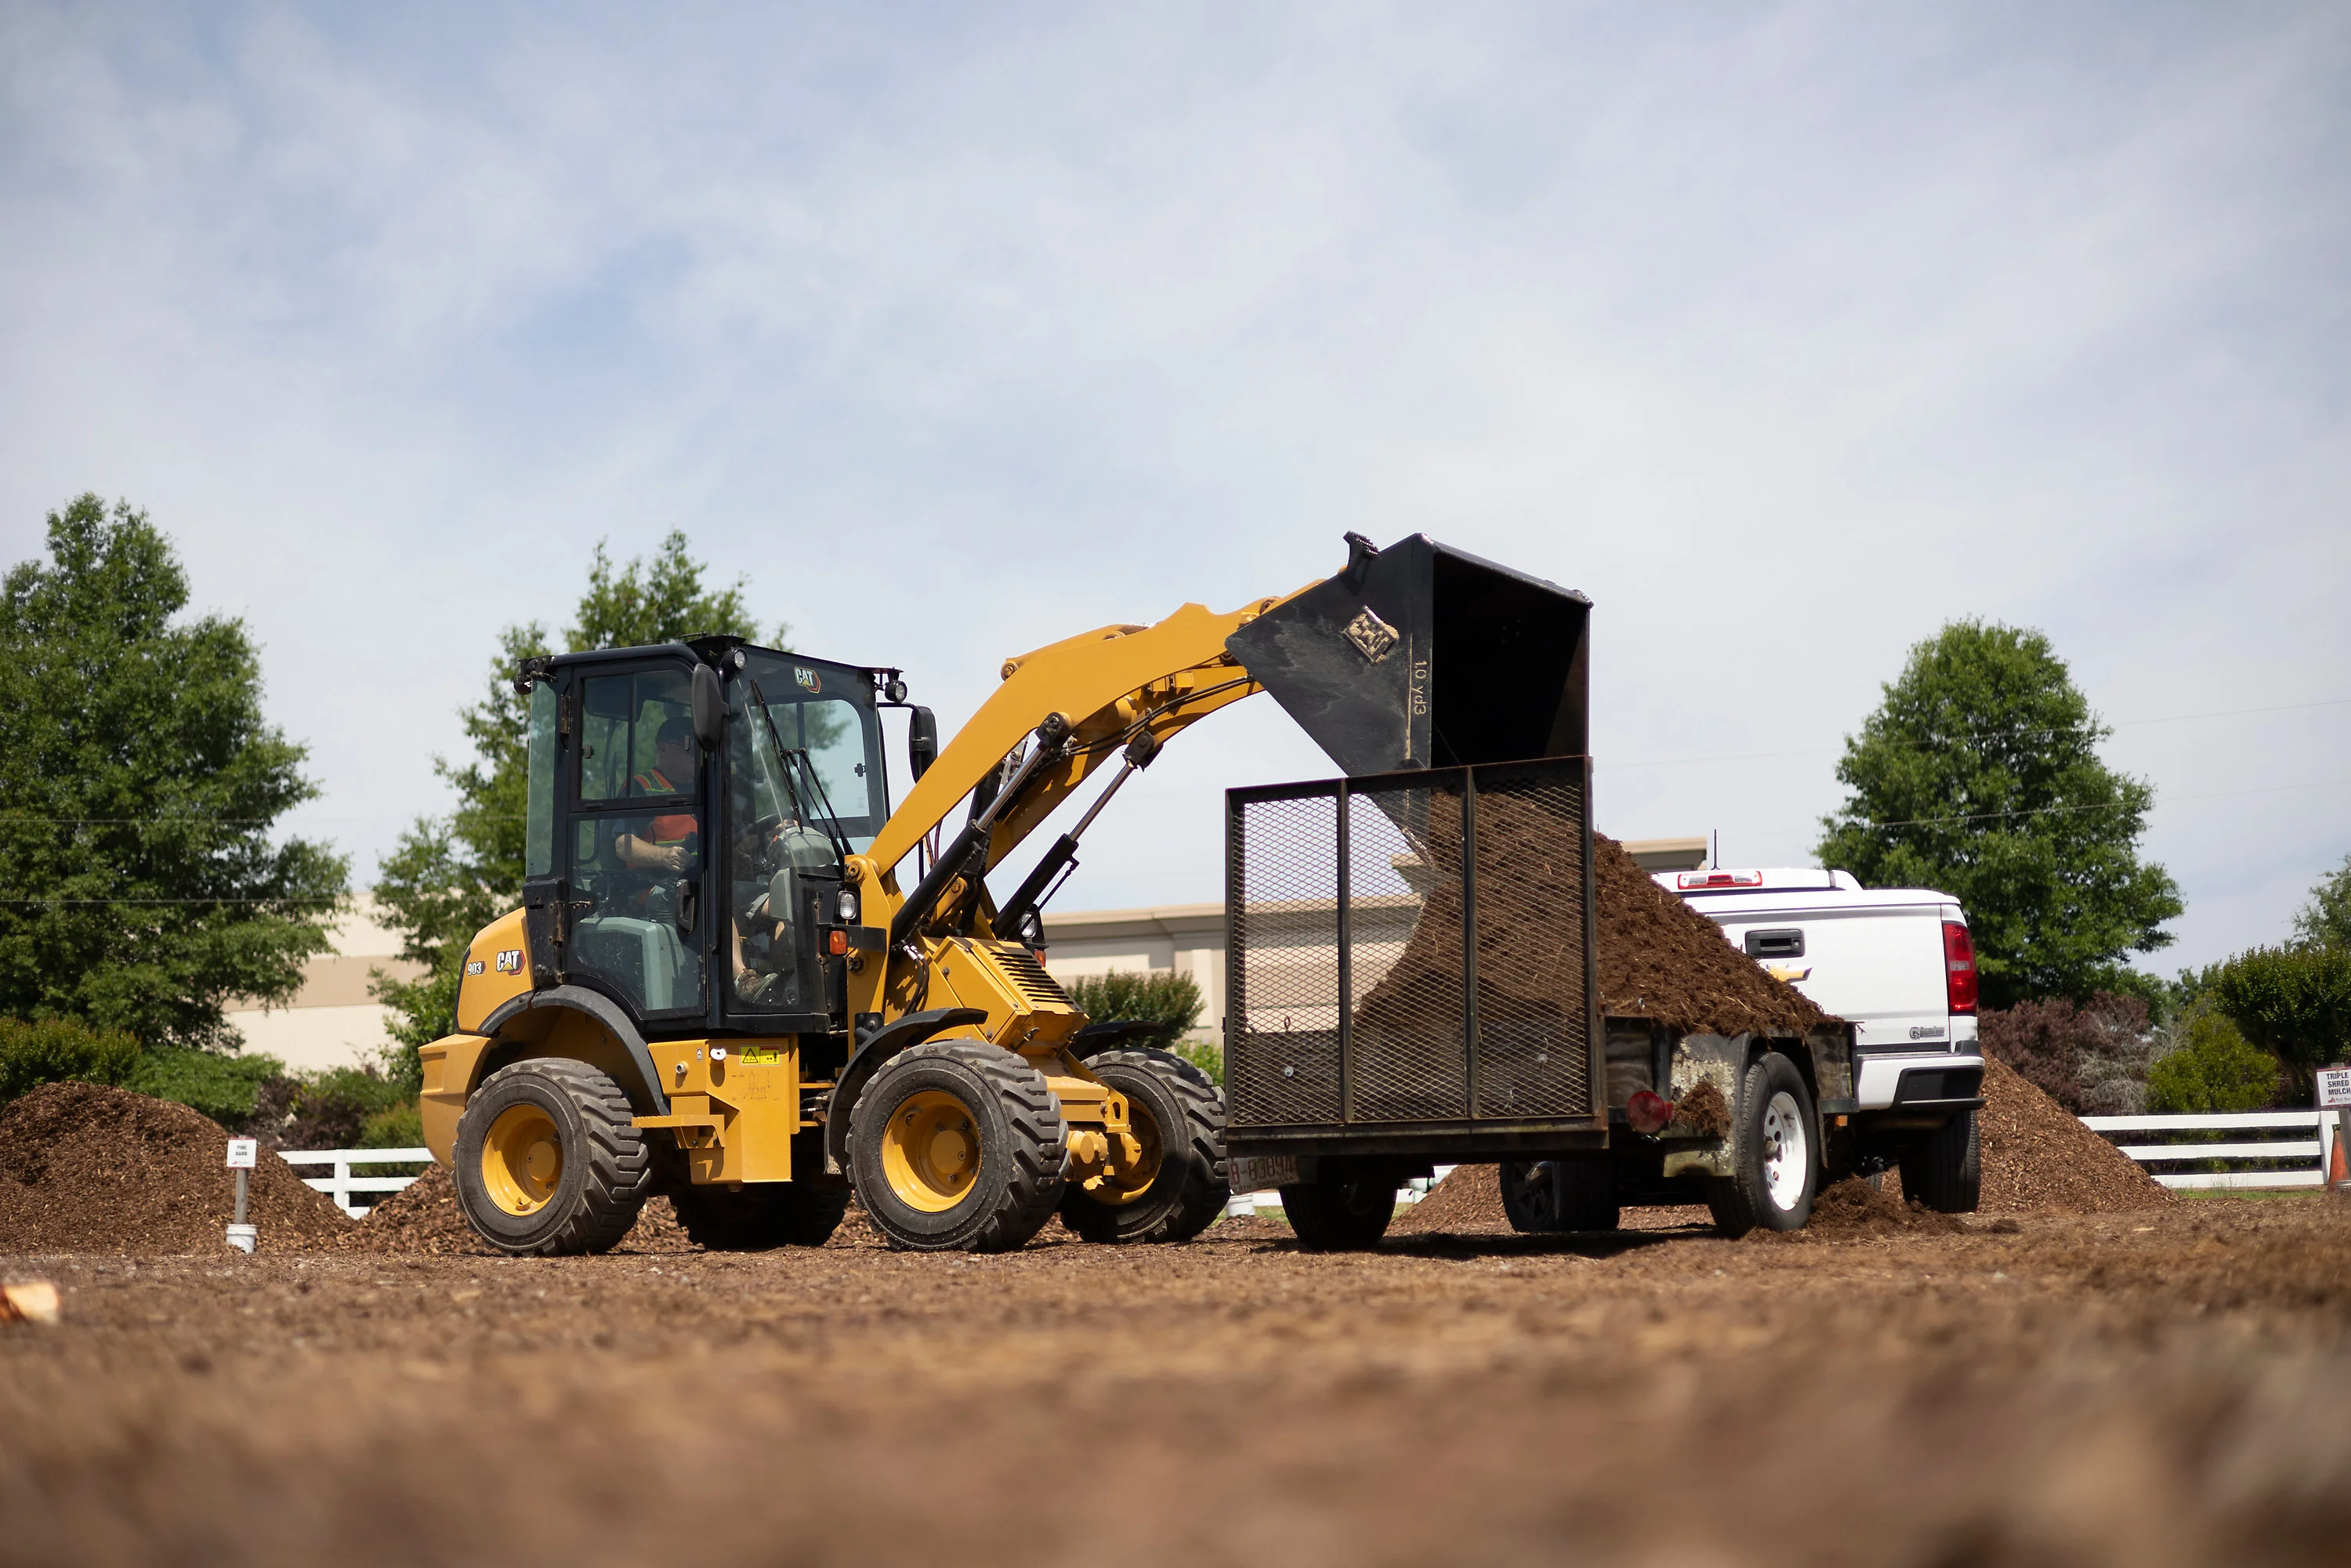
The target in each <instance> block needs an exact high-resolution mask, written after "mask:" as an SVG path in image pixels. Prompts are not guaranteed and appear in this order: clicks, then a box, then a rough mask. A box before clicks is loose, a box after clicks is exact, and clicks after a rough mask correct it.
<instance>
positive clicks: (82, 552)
mask: <svg viewBox="0 0 2351 1568" xmlns="http://www.w3.org/2000/svg"><path fill="white" fill-rule="evenodd" d="M187 607H188V580H187V574H186V573H185V572H184V571H183V570H181V567H180V563H179V560H178V559H177V558H176V556H175V555H174V554H173V552H172V543H171V540H170V539H169V538H166V537H165V536H164V535H163V534H162V532H161V531H160V530H158V529H157V528H154V527H153V526H152V524H151V523H149V522H148V520H147V515H146V514H145V513H144V512H140V511H135V510H133V509H132V508H131V507H130V506H129V505H128V504H124V503H117V504H116V506H115V507H114V508H113V509H112V511H111V512H110V511H109V510H108V509H107V507H106V505H105V504H104V503H103V502H102V501H100V500H99V498H98V497H96V496H89V495H85V496H81V497H78V498H76V499H75V500H73V501H71V502H69V503H68V505H67V506H66V507H65V508H64V509H63V510H62V511H57V512H52V513H50V514H49V517H48V559H47V560H46V561H42V560H30V561H26V562H23V563H21V564H19V565H18V566H16V568H15V569H13V570H11V571H10V572H9V573H8V576H7V580H6V584H5V591H0V799H5V801H6V803H7V804H6V807H5V816H0V1013H7V1014H13V1015H15V1016H17V1017H20V1018H34V1019H37V1018H66V1019H78V1020H80V1021H82V1022H85V1023H88V1024H90V1025H92V1026H93V1027H96V1028H99V1029H101V1030H120V1031H123V1032H125V1033H128V1034H130V1035H131V1036H133V1037H134V1038H136V1039H137V1040H139V1041H140V1042H141V1044H142V1045H146V1046H156V1045H162V1044H177V1045H184V1046H194V1047H203V1048H211V1049H225V1048H233V1047H234V1046H235V1044H236V1042H237V1040H236V1034H235V1030H233V1029H232V1028H231V1027H230V1026H229V1025H228V1023H227V1022H226V1021H225V1018H224V1016H223V1015H224V1012H225V1008H226V1004H227V1003H228V1002H229V1001H231V1000H232V999H235V998H259V999H260V1000H262V1001H265V1002H274V1001H285V1000H287V999H288V998H291V997H292V996H293V994H294V992H295V991H296V989H297V988H299V987H300V985H301V983H302V960H303V959H305V958H307V957H309V956H312V955H314V954H319V953H324V952H326V951H328V950H329V946H330V943H329V936H328V926H329V923H330V921H331V920H332V918H333V916H334V915H335V913H336V912H337V910H338V909H339V908H340V905H341V901H342V899H343V896H344V894H345V891H346V877H347V868H346V864H345V862H344V861H343V859H342V857H341V856H339V855H337V854H335V853H333V852H331V851H330V850H329V849H328V848H327V846H325V845H324V844H319V843H314V842H312V841H309V840H307V839H299V838H289V839H286V840H284V841H280V842H273V841H272V840H273V837H274V829H275V826H276V824H277V821H278V819H279V818H281V817H283V816H284V815H285V814H286V813H287V811H288V810H292V809H293V808H294V807H296V806H298V805H299V804H301V803H302V802H303V801H305V800H310V799H312V798H314V797H315V796H316V795H317V794H318V788H317V786H316V785H314V784H312V783H311V782H310V781H309V780H308V779H305V778H304V777H303V776H302V771H301V763H302V760H303V757H304V752H303V748H302V747H299V746H297V745H295V744H293V743H292V742H291V741H288V740H287V739H286V737H284V736H283V735H282V734H280V733H279V732H278V730H277V728H275V727H272V726H271V725H269V724H268V723H266V721H265V720H264V718H263V716H262V709H261V662H260V657H259V655H258V653H256V650H255V648H254V646H253V643H252V640H251V639H250V638H248V637H247V636H246V630H245V627H244V625H243V623H242V622H238V621H236V620H234V619H232V618H229V617H225V616H219V615H204V616H198V617H195V618H194V619H192V620H181V619H179V618H180V617H181V615H182V612H184V611H185V610H186V609H187Z"/></svg>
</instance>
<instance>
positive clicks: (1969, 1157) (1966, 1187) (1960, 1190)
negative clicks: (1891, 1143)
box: [1901, 1111, 1983, 1214]
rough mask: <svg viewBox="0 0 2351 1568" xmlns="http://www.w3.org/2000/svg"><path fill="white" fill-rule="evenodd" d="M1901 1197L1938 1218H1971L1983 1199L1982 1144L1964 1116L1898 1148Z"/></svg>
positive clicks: (1968, 1114) (1973, 1119)
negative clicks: (1966, 1216) (1932, 1212)
mask: <svg viewBox="0 0 2351 1568" xmlns="http://www.w3.org/2000/svg"><path fill="white" fill-rule="evenodd" d="M1901 1160H1902V1196H1903V1197H1905V1198H1916V1199H1917V1200H1918V1201H1919V1202H1920V1203H1923V1204H1925V1205H1926V1206H1927V1207H1928V1208H1931V1209H1934V1210H1935V1211H1936V1212H1938V1213H1940V1214H1973V1213H1974V1212H1975V1211H1976V1206H1977V1205H1978V1204H1979V1203H1980V1202H1981V1201H1982V1198H1983V1143H1982V1139H1981V1136H1980V1133H1979V1132H1978V1130H1977V1127H1976V1113H1974V1112H1973V1111H1968V1112H1964V1113H1961V1114H1959V1115H1957V1116H1954V1117H1952V1118H1951V1119H1950V1120H1949V1121H1948V1122H1946V1123H1944V1124H1942V1125H1941V1126H1940V1127H1938V1128H1936V1129H1935V1131H1933V1132H1931V1133H1922V1134H1919V1135H1917V1137H1914V1138H1911V1139H1909V1140H1908V1141H1907V1142H1906V1143H1904V1144H1903V1145H1902V1153H1901Z"/></svg>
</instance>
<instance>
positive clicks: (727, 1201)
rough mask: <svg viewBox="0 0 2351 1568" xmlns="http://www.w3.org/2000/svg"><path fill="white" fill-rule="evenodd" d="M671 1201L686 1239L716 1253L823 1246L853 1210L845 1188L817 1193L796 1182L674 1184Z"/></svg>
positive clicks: (670, 1196)
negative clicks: (717, 1184)
mask: <svg viewBox="0 0 2351 1568" xmlns="http://www.w3.org/2000/svg"><path fill="white" fill-rule="evenodd" d="M669 1200H670V1203H671V1205H672V1206H673V1207H675V1208H676V1210H677V1222H678V1224H679V1225H680V1226H682V1227H684V1230H685V1235H686V1239H687V1240H689V1241H693V1242H695V1243H697V1244H698V1245H700V1246H703V1247H706V1248H708V1249H710V1250H711V1251H713V1252H766V1251H768V1250H770V1249H774V1248H778V1247H821V1246H823V1245H824V1244H825V1243H826V1242H827V1241H829V1240H831V1239H832V1233H833V1232H834V1231H835V1230H838V1229H839V1228H841V1217H842V1216H843V1215H845V1214H847V1213H848V1212H849V1194H848V1192H847V1191H846V1190H843V1191H840V1192H817V1191H814V1190H812V1189H810V1188H809V1187H806V1186H800V1185H799V1184H798V1183H795V1182H758V1183H754V1184H752V1185H750V1186H745V1187H742V1188H740V1189H739V1190H738V1189H733V1188H728V1187H723V1186H683V1187H672V1188H671V1189H670V1195H669Z"/></svg>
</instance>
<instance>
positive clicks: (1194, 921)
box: [1045, 904, 1225, 1040]
mask: <svg viewBox="0 0 2351 1568" xmlns="http://www.w3.org/2000/svg"><path fill="white" fill-rule="evenodd" d="M1045 967H1046V968H1048V969H1049V970H1050V971H1051V972H1052V975H1053V977H1054V978H1055V979H1057V980H1060V981H1061V982H1062V983H1063V984H1064V985H1066V984H1068V983H1069V982H1070V981H1071V980H1076V979H1081V978H1084V977H1088V976H1092V975H1104V974H1108V973H1109V972H1110V971H1111V970H1113V969H1132V970H1144V971H1148V970H1156V971H1159V972H1161V973H1163V974H1164V973H1167V972H1170V971H1172V972H1174V973H1175V974H1179V975H1189V976H1191V977H1192V978H1193V979H1195V980H1196V981H1197V982H1199V986H1200V996H1201V998H1202V999H1203V1004H1204V1005H1203V1006H1202V1007H1201V1009H1200V1027H1199V1028H1198V1029H1196V1030H1194V1031H1193V1033H1194V1034H1196V1035H1197V1036H1198V1037H1200V1038H1202V1039H1205V1040H1216V1039H1219V1038H1221V1024H1220V1021H1219V1020H1221V1019H1223V1018H1224V1016H1225V906H1224V905H1223V904H1161V905H1159V906H1157V907H1156V908H1152V909H1097V910H1087V911H1083V912H1080V913H1074V914H1069V915H1052V914H1048V915H1046V916H1045Z"/></svg>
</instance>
